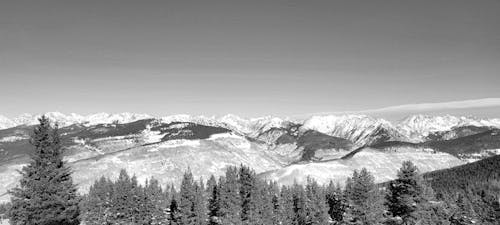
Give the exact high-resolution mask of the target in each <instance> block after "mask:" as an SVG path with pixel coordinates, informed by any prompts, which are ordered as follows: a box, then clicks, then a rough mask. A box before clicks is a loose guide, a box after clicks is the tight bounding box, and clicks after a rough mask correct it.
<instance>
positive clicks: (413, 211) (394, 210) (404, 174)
mask: <svg viewBox="0 0 500 225" xmlns="http://www.w3.org/2000/svg"><path fill="white" fill-rule="evenodd" d="M386 199H387V203H386V204H387V206H388V209H389V212H391V214H392V216H394V217H399V218H401V221H402V223H403V224H446V220H447V218H446V217H447V215H446V210H445V208H444V204H441V203H438V202H436V201H435V197H434V192H433V190H432V188H431V187H430V186H428V185H427V184H426V183H425V182H424V180H423V179H422V177H421V176H420V175H419V173H418V168H417V167H416V166H415V165H414V164H413V163H412V162H410V161H405V162H403V165H402V167H401V169H400V170H399V171H398V174H397V179H396V180H394V181H391V182H390V184H389V188H388V193H387V196H386Z"/></svg>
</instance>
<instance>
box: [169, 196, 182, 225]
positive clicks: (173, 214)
mask: <svg viewBox="0 0 500 225" xmlns="http://www.w3.org/2000/svg"><path fill="white" fill-rule="evenodd" d="M169 210H170V218H169V225H183V224H182V223H181V222H180V219H179V207H178V205H177V199H176V197H175V196H174V197H172V201H171V202H170V206H169Z"/></svg>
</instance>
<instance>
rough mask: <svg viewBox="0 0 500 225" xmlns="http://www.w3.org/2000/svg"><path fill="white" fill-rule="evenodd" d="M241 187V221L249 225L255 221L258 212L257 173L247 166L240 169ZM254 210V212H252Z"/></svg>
mask: <svg viewBox="0 0 500 225" xmlns="http://www.w3.org/2000/svg"><path fill="white" fill-rule="evenodd" d="M238 177H239V186H240V198H241V220H242V221H243V223H244V224H248V222H249V220H250V219H255V217H256V216H257V215H256V214H257V212H256V211H255V210H256V205H257V204H258V203H256V202H255V201H256V197H257V196H255V195H256V194H258V193H256V192H257V188H256V186H255V185H256V178H255V172H253V171H252V170H251V169H250V168H248V167H246V166H243V165H242V166H240V169H239V176H238ZM252 208H253V212H252V211H251V210H252Z"/></svg>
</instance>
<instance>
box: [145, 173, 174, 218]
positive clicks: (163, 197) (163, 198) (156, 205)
mask: <svg viewBox="0 0 500 225" xmlns="http://www.w3.org/2000/svg"><path fill="white" fill-rule="evenodd" d="M146 183H147V184H146V185H145V191H146V195H147V198H148V199H149V200H150V202H151V204H152V209H151V210H150V211H151V224H152V225H163V224H167V217H166V208H168V204H169V203H168V198H167V194H166V193H164V191H163V189H162V187H161V186H160V184H159V182H158V180H156V179H154V178H151V179H150V180H149V181H147V182H146Z"/></svg>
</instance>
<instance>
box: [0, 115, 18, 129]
mask: <svg viewBox="0 0 500 225" xmlns="http://www.w3.org/2000/svg"><path fill="white" fill-rule="evenodd" d="M14 126H16V123H15V122H14V121H12V120H10V119H9V118H7V117H5V116H2V115H0V129H7V128H10V127H14Z"/></svg>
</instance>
